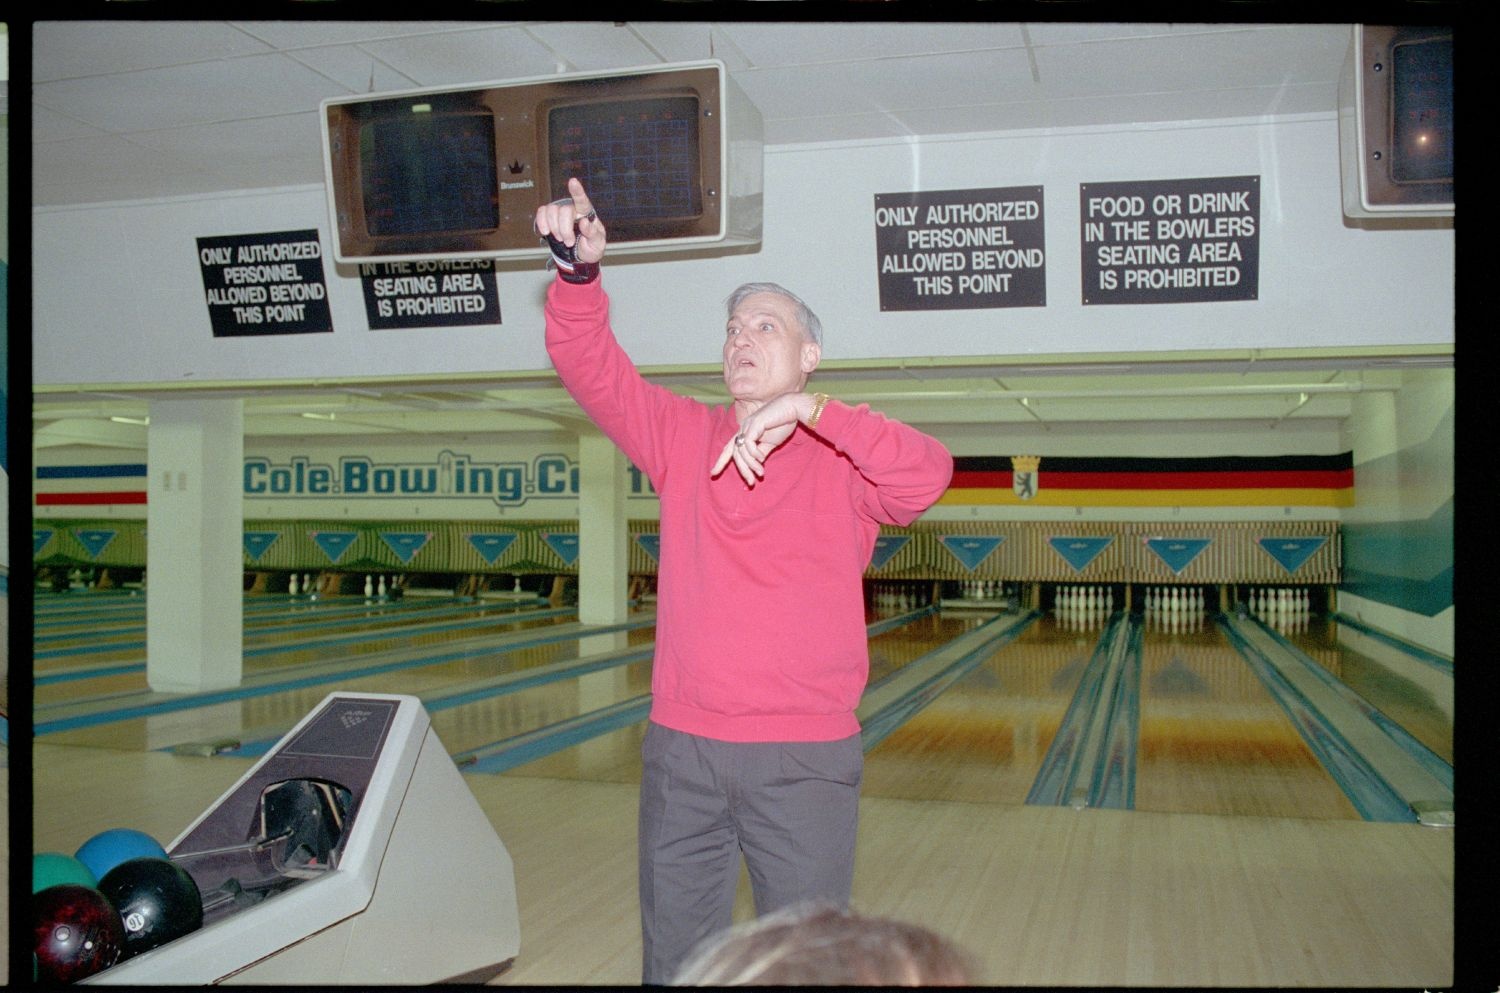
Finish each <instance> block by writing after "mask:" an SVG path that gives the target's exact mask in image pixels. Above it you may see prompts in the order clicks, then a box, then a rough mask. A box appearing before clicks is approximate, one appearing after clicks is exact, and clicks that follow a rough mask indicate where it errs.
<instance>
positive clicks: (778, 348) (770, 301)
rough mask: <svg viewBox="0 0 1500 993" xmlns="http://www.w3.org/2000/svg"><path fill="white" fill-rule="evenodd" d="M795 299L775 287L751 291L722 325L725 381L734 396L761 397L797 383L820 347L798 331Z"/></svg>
mask: <svg viewBox="0 0 1500 993" xmlns="http://www.w3.org/2000/svg"><path fill="white" fill-rule="evenodd" d="M795 313H796V304H794V303H792V301H790V300H788V299H787V298H786V297H784V296H781V295H780V294H778V293H752V294H751V295H750V296H748V297H746V298H745V299H744V300H742V301H740V305H739V306H738V307H737V308H735V311H734V313H733V314H730V315H729V322H728V324H726V325H725V329H724V332H725V333H724V383H725V385H727V386H728V387H729V394H730V395H731V396H733V397H734V398H735V399H736V400H748V401H752V402H755V403H765V402H767V401H769V400H774V399H775V398H776V397H779V396H781V395H782V394H783V393H792V392H796V391H797V390H800V389H802V387H803V386H804V385H805V384H806V383H807V377H808V375H809V374H810V373H811V372H812V371H813V370H814V369H816V368H817V367H818V359H819V358H820V357H821V356H822V349H821V348H819V347H818V345H817V344H816V343H815V342H813V341H810V340H808V339H807V338H806V337H804V335H803V331H802V325H800V324H798V323H797V319H796V317H795V316H794V315H795Z"/></svg>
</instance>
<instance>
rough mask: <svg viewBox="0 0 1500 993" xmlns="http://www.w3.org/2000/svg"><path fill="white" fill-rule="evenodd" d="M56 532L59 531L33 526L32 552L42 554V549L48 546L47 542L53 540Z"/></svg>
mask: <svg viewBox="0 0 1500 993" xmlns="http://www.w3.org/2000/svg"><path fill="white" fill-rule="evenodd" d="M56 533H57V532H56V531H54V530H52V529H51V528H32V529H31V554H32V555H40V554H41V553H42V549H44V548H46V547H47V542H49V541H51V540H52V536H53V535H54V534H56Z"/></svg>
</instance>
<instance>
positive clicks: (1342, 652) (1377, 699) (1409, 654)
mask: <svg viewBox="0 0 1500 993" xmlns="http://www.w3.org/2000/svg"><path fill="white" fill-rule="evenodd" d="M1295 620H1296V623H1287V622H1283V623H1280V624H1278V623H1277V622H1276V619H1275V618H1267V623H1268V624H1269V625H1270V626H1271V627H1272V629H1273V630H1275V631H1277V632H1278V633H1280V634H1281V635H1282V636H1283V637H1285V638H1286V639H1287V640H1288V641H1289V642H1291V643H1292V644H1293V645H1295V646H1296V647H1297V649H1298V650H1300V651H1301V652H1303V653H1304V654H1305V655H1307V656H1308V657H1309V658H1311V659H1312V660H1313V661H1314V662H1316V663H1318V665H1320V666H1322V667H1323V668H1324V669H1325V670H1327V671H1328V672H1330V673H1332V674H1333V675H1334V676H1335V677H1337V678H1338V680H1339V681H1340V682H1341V683H1343V684H1344V685H1346V686H1348V687H1349V688H1350V689H1351V690H1353V691H1354V692H1355V693H1358V694H1359V695H1360V696H1361V697H1364V698H1365V699H1366V700H1368V701H1369V702H1370V703H1371V704H1372V705H1373V706H1375V707H1376V708H1378V709H1379V710H1380V711H1381V712H1383V713H1384V714H1386V715H1387V716H1389V717H1390V718H1391V719H1392V720H1394V721H1395V722H1396V723H1397V724H1399V725H1401V727H1402V728H1404V729H1405V730H1406V731H1407V733H1409V734H1410V735H1411V736H1412V737H1414V738H1416V739H1417V740H1418V741H1420V742H1421V743H1422V744H1423V745H1426V746H1427V747H1428V748H1430V749H1432V751H1433V752H1435V753H1436V754H1437V755H1438V756H1439V757H1440V758H1442V759H1443V761H1445V762H1447V763H1449V764H1450V765H1451V764H1452V762H1453V710H1454V701H1453V660H1452V659H1444V658H1441V657H1438V656H1434V655H1432V654H1431V653H1427V652H1423V651H1420V650H1416V649H1413V648H1412V647H1411V646H1409V645H1404V644H1401V643H1399V642H1396V641H1394V640H1393V639H1389V638H1384V637H1381V636H1379V634H1378V632H1374V631H1372V630H1371V629H1369V628H1367V627H1365V626H1364V625H1360V624H1358V623H1357V622H1355V621H1353V620H1351V619H1348V618H1343V617H1340V616H1338V615H1335V616H1334V617H1324V616H1317V617H1300V618H1297V619H1295Z"/></svg>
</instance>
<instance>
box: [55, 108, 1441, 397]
mask: <svg viewBox="0 0 1500 993" xmlns="http://www.w3.org/2000/svg"><path fill="white" fill-rule="evenodd" d="M765 165H766V170H765V182H766V207H765V240H764V244H763V246H762V249H761V251H759V252H758V253H754V254H738V255H729V256H725V257H719V258H697V259H691V260H683V261H672V262H629V261H627V260H626V259H624V258H621V259H618V260H616V262H615V263H614V264H613V265H611V266H610V267H609V270H608V273H607V275H606V277H605V279H606V285H607V287H608V288H609V291H610V294H611V297H612V299H613V301H614V311H615V323H616V329H617V332H618V333H619V335H620V337H621V339H622V340H623V341H624V343H625V345H626V347H627V349H628V350H629V351H630V352H631V353H632V355H633V356H634V358H635V359H636V361H637V362H640V363H642V364H651V365H660V364H677V363H701V362H715V361H717V356H718V325H719V323H720V321H721V316H720V315H721V313H722V301H723V298H724V297H725V295H726V294H727V293H728V292H729V290H730V289H732V288H733V287H734V286H735V285H736V284H738V283H739V282H742V281H744V280H747V279H769V280H775V281H778V282H782V283H785V284H786V285H788V286H790V287H791V288H793V289H795V290H797V291H798V292H799V293H801V294H803V295H804V296H805V297H806V298H807V299H808V300H809V302H810V303H811V304H812V306H813V307H814V309H815V310H817V311H818V312H819V315H820V316H821V317H822V319H823V323H824V325H825V328H826V330H827V342H826V346H825V350H824V354H825V357H826V358H829V359H847V358H863V357H901V356H908V355H931V356H966V355H1015V354H1075V353H1089V352H1125V351H1129V352H1162V351H1176V350H1200V349H1262V348H1304V347H1319V348H1331V347H1349V346H1383V345H1413V344H1419V345H1432V344H1438V345H1451V344H1452V342H1453V337H1454V329H1453V317H1452V315H1453V310H1454V293H1453V266H1454V242H1453V231H1452V229H1451V228H1447V229H1417V230H1364V229H1360V228H1355V227H1350V226H1346V225H1345V223H1344V219H1343V217H1342V213H1341V210H1340V206H1339V205H1340V192H1339V162H1338V133H1337V120H1336V117H1335V116H1334V115H1333V114H1320V115H1304V116H1299V117H1293V118H1287V119H1280V120H1272V121H1265V122H1237V123H1229V124H1224V123H1213V124H1175V125H1167V126H1150V127H1144V126H1143V127H1132V128H1111V129H1077V130H1070V131H1061V132H1045V133H1010V134H1005V135H990V136H984V137H970V136H966V137H960V138H952V139H946V140H929V141H923V142H910V143H907V142H900V141H883V142H868V143H857V144H837V145H816V146H811V145H809V146H778V147H773V148H770V149H768V150H767V152H766V161H765ZM1234 175H1258V176H1260V177H1261V180H1260V197H1261V207H1260V284H1259V294H1258V299H1256V300H1254V301H1243V302H1234V303H1200V304H1177V305H1134V306H1093V307H1084V306H1082V304H1081V302H1080V295H1081V292H1080V279H1081V276H1080V265H1079V257H1080V218H1079V185H1080V184H1081V183H1095V182H1114V181H1124V180H1161V179H1194V178H1204V177H1214V176H1234ZM1035 184H1041V185H1043V187H1044V194H1043V195H1044V202H1045V206H1044V210H1045V219H1046V248H1047V257H1048V261H1047V270H1048V277H1047V305H1046V306H1045V307H1027V308H1006V309H989V310H969V311H921V312H893V313H881V311H880V308H879V296H878V282H877V261H876V253H875V225H874V204H873V199H874V196H875V195H876V194H880V193H902V192H909V191H930V190H944V189H960V188H986V187H1008V186H1025V185H1035ZM34 221H35V224H34V231H33V237H34V261H35V266H34V269H35V295H34V300H35V309H34V328H35V332H34V340H33V363H34V376H35V382H36V383H38V384H44V385H53V384H89V383H117V384H122V383H153V382H172V383H192V382H221V381H246V380H267V379H287V380H306V379H311V378H329V377H337V378H345V377H360V376H391V375H417V374H442V373H469V372H483V371H490V370H531V369H547V368H549V365H548V362H547V359H546V356H545V354H544V352H543V349H542V343H541V295H542V293H543V291H544V288H545V286H546V283H547V281H548V279H549V276H548V275H547V274H546V273H545V272H543V271H542V269H541V261H540V256H539V257H538V262H537V264H536V266H535V267H534V268H533V267H530V266H527V267H525V268H524V269H522V270H520V271H512V272H502V273H501V274H500V275H499V277H498V283H499V291H500V305H501V310H502V322H503V323H502V325H501V326H499V327H494V326H490V327H481V328H460V329H446V330H439V329H428V330H401V331H378V332H372V331H370V330H369V329H368V327H367V325H366V321H365V316H364V305H363V300H362V298H361V295H360V284H359V280H358V279H357V277H356V276H355V275H354V274H353V272H352V271H345V272H343V273H340V272H339V271H337V270H336V268H335V266H334V265H333V263H332V259H331V257H329V258H325V259H324V269H325V275H326V278H327V280H328V284H329V296H330V304H331V307H332V313H333V321H334V327H335V331H334V332H333V333H331V334H307V335H286V336H264V337H249V338H223V339H215V338H213V337H212V335H211V332H210V327H209V322H208V312H207V306H206V304H205V302H204V292H203V284H202V278H201V275H200V271H199V265H198V259H197V255H196V242H195V239H196V238H198V237H205V236H215V235H233V234H251V233H258V232H268V231H287V230H296V229H303V228H312V227H315V228H317V229H319V230H320V232H322V233H323V243H324V246H325V250H326V248H327V246H328V244H329V240H328V237H327V228H328V223H327V215H326V200H325V198H324V195H323V191H322V188H321V187H299V188H293V189H280V190H267V191H255V192H250V193H236V194H225V195H220V196H213V197H193V198H180V199H174V200H170V201H157V202H134V203H121V204H110V205H92V206H83V207H75V208H39V209H37V210H35V211H34Z"/></svg>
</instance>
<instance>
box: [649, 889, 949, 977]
mask: <svg viewBox="0 0 1500 993" xmlns="http://www.w3.org/2000/svg"><path fill="white" fill-rule="evenodd" d="M977 979H978V977H977V974H976V971H975V966H974V960H973V958H972V957H971V956H970V955H969V954H968V952H966V951H964V950H963V949H961V948H959V947H958V946H957V945H955V944H953V943H952V942H950V941H949V940H948V939H946V938H944V937H942V936H941V935H938V934H935V933H933V932H932V931H929V930H927V929H926V928H924V927H920V926H918V925H916V924H908V923H905V922H903V921H895V920H891V919H889V918H883V917H867V916H865V915H863V914H860V913H858V912H857V911H853V910H845V909H841V908H839V907H836V906H834V905H832V904H829V903H822V902H810V903H801V904H797V905H795V906H792V907H787V908H784V909H782V910H778V911H775V912H774V913H770V914H766V915H765V916H763V917H759V918H756V919H755V920H753V921H746V922H745V923H743V924H737V925H735V926H734V927H732V928H729V929H728V930H726V931H722V932H720V933H719V934H716V935H713V936H711V937H709V938H706V939H704V941H703V942H702V943H701V944H700V945H699V946H698V947H697V948H696V949H695V950H694V952H693V954H692V955H691V956H689V958H688V960H687V962H685V963H683V966H682V968H681V969H680V970H679V971H678V973H677V976H676V978H675V979H674V980H673V983H674V985H677V986H971V985H974V984H975V983H976V982H977Z"/></svg>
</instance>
